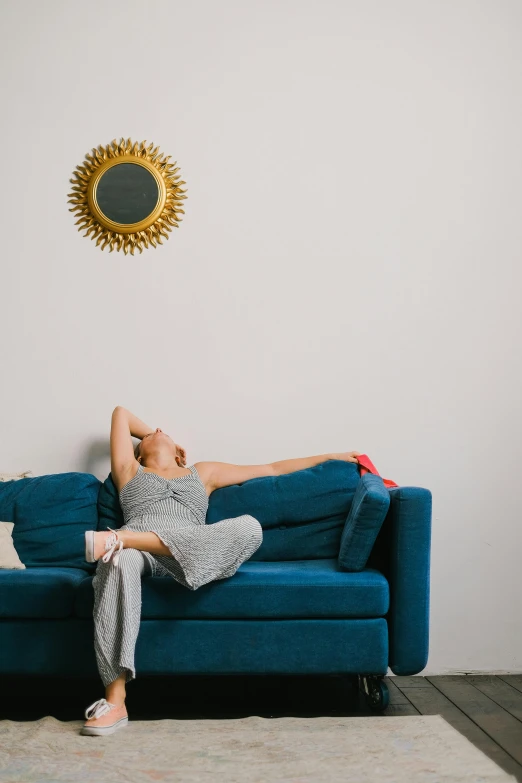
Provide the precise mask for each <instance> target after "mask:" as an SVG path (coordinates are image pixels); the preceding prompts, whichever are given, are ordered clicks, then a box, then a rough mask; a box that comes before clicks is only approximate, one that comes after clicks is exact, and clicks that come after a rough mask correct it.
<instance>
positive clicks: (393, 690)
mask: <svg viewBox="0 0 522 783" xmlns="http://www.w3.org/2000/svg"><path fill="white" fill-rule="evenodd" d="M394 679H395V677H385V678H384V682H385V683H386V685H387V686H388V691H389V693H390V704H389V705H388V707H387V709H386V711H385V714H386V715H392V714H394V715H397V714H398V713H397V711H396V709H397V707H401V708H403V711H402V712H401V713H399V714H402V715H418V714H419V711H418V709H417V708H416V707H414V706H413V704H412V703H411V701H410V700H409V699H408V697H407V696H406V694H405V693H403V692H402V691H401V689H400V688H398V687H397V685H395V683H394ZM392 706H393V708H394V710H393V712H392V711H391V707H392Z"/></svg>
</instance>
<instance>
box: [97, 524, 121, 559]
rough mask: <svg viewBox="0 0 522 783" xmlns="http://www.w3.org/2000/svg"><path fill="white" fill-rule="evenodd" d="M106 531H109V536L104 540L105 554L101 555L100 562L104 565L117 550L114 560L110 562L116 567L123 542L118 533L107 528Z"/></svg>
mask: <svg viewBox="0 0 522 783" xmlns="http://www.w3.org/2000/svg"><path fill="white" fill-rule="evenodd" d="M107 530H110V531H111V534H110V536H107V538H106V539H105V554H104V555H103V557H102V560H103V562H104V563H108V562H109V560H110V559H111V557H112V555H113V554H114V552H115V551H116V549H117V550H118V551H117V552H116V554H115V555H114V559H113V561H112V562H113V565H115V566H117V565H118V560H119V559H120V552H121V550H122V549H123V541H122V540H121V539H120V537H119V536H118V533H117V532H116V531H115V530H113V529H112V527H108V528H107ZM118 545H119V546H118Z"/></svg>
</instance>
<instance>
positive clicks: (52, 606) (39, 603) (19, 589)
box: [0, 567, 89, 619]
mask: <svg viewBox="0 0 522 783" xmlns="http://www.w3.org/2000/svg"><path fill="white" fill-rule="evenodd" d="M88 575H89V574H88V572H87V571H84V570H82V569H80V568H52V567H44V568H25V569H5V570H4V569H2V570H1V571H0V618H6V617H11V618H27V617H32V618H46V619H63V618H65V617H70V616H71V615H72V614H73V605H74V600H75V591H76V588H77V587H78V585H79V584H80V583H81V582H82V581H83V580H84V579H85V578H86V577H88Z"/></svg>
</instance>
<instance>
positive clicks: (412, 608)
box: [368, 487, 432, 675]
mask: <svg viewBox="0 0 522 783" xmlns="http://www.w3.org/2000/svg"><path fill="white" fill-rule="evenodd" d="M389 492H390V501H391V502H390V510H389V512H388V514H387V517H386V520H385V522H384V524H383V526H382V528H381V532H380V533H379V535H378V536H377V541H376V542H375V546H374V548H373V550H372V553H371V555H370V558H369V559H368V567H372V568H377V569H378V570H379V571H381V572H382V573H383V574H384V576H385V577H386V579H387V580H388V583H389V585H390V611H389V612H388V616H387V619H388V627H389V634H390V662H389V666H390V668H391V670H392V672H393V673H394V674H402V675H408V674H417V673H418V672H421V671H422V670H423V669H424V667H425V666H426V663H427V661H428V649H429V610H430V549H431V514H432V494H431V492H430V490H429V489H423V488H422V487H399V488H392V489H390V490H389Z"/></svg>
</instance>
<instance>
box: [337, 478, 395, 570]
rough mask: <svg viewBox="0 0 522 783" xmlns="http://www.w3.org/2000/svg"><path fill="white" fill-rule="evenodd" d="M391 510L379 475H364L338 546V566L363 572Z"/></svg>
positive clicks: (388, 498) (388, 494)
mask: <svg viewBox="0 0 522 783" xmlns="http://www.w3.org/2000/svg"><path fill="white" fill-rule="evenodd" d="M389 507H390V493H389V491H388V489H387V488H386V486H385V484H384V481H383V480H382V478H381V477H380V476H374V475H373V474H372V473H365V475H364V476H361V478H360V479H359V484H358V485H357V489H356V491H355V497H354V499H353V503H352V506H351V508H350V513H349V514H348V517H347V519H346V523H345V525H344V529H343V532H342V535H341V544H340V547H339V558H338V560H339V566H340V567H341V568H342V569H343V570H345V571H362V570H363V568H364V567H365V566H366V563H367V562H368V558H369V557H370V553H371V551H372V548H373V545H374V544H375V540H376V538H377V536H378V534H379V531H380V529H381V527H382V524H383V522H384V520H385V517H386V514H387V513H388V509H389Z"/></svg>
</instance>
